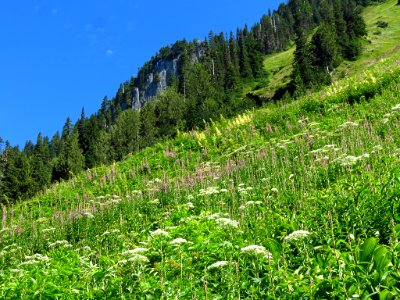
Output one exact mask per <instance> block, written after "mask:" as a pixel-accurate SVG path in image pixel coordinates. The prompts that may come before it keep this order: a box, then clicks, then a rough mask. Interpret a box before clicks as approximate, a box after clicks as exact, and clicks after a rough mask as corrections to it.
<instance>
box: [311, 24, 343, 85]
mask: <svg viewBox="0 0 400 300" xmlns="http://www.w3.org/2000/svg"><path fill="white" fill-rule="evenodd" d="M310 50H311V54H312V62H311V63H312V66H313V67H314V68H313V69H314V70H315V72H316V73H315V74H314V82H315V83H316V84H318V85H319V84H330V83H331V72H332V71H333V70H334V69H335V68H336V67H337V66H338V65H339V64H340V62H341V55H340V51H339V48H338V46H337V41H336V35H335V31H334V30H332V26H329V25H327V24H322V25H321V26H320V27H319V28H318V30H317V31H316V32H315V34H314V35H313V37H312V39H311V45H310Z"/></svg>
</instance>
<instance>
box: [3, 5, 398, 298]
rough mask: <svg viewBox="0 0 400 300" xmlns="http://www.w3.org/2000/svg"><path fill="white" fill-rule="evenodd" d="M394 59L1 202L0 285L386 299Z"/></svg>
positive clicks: (49, 290)
mask: <svg viewBox="0 0 400 300" xmlns="http://www.w3.org/2000/svg"><path fill="white" fill-rule="evenodd" d="M384 5H387V4H384ZM379 7H381V6H379ZM379 7H376V8H375V9H377V8H379ZM390 12H391V10H390ZM388 14H389V12H388ZM389 26H390V22H389ZM287 55H289V54H288V53H286V54H282V55H281V56H279V55H277V56H275V58H274V59H272V58H271V57H269V58H268V59H267V60H266V63H267V65H268V66H269V67H271V69H273V70H276V73H275V74H279V72H281V71H282V70H283V68H284V67H282V66H284V62H285V59H284V57H285V56H287ZM399 59H400V53H399V52H392V53H390V54H388V55H386V56H385V59H383V60H382V59H379V60H377V62H376V63H374V64H370V65H369V66H366V67H363V69H362V70H354V71H351V72H352V74H353V75H352V76H349V77H347V78H344V79H340V80H338V81H336V82H335V83H334V84H333V85H332V86H330V87H326V88H324V89H323V90H321V91H320V92H318V93H313V94H309V95H307V96H304V97H303V98H300V99H298V100H297V101H294V102H290V103H277V104H269V105H267V106H265V107H264V108H262V109H259V110H254V111H249V112H247V113H245V114H243V115H241V116H238V117H236V118H234V119H229V120H225V119H223V120H221V121H220V122H217V123H212V124H209V125H208V126H207V128H206V130H204V131H193V132H188V133H179V134H178V137H177V138H175V139H173V140H169V141H166V142H164V143H159V144H157V145H155V146H154V147H150V148H148V149H146V150H144V151H142V152H139V153H136V154H132V155H129V156H128V157H126V159H125V160H124V161H122V162H120V163H116V164H114V165H112V166H102V167H99V168H95V169H93V170H88V171H86V172H83V173H81V174H79V175H78V176H76V177H74V178H73V179H72V180H70V181H66V182H61V183H59V184H57V185H54V186H52V187H51V188H49V189H48V190H47V191H45V192H43V193H42V194H41V195H38V196H37V197H36V198H35V199H32V200H29V201H26V202H24V203H21V204H18V205H15V206H11V207H4V208H3V216H2V227H1V230H0V298H1V299H239V298H240V299H275V298H282V299H358V298H361V299H396V298H399V295H400V284H399V282H400V259H399V255H400V251H399V250H400V239H399V236H400V225H399V223H400V204H399V203H400V168H399V166H400V98H399V95H400V66H399V65H398V63H397V62H398V61H399ZM268 60H270V61H268ZM270 79H271V82H272V80H273V77H271V78H270Z"/></svg>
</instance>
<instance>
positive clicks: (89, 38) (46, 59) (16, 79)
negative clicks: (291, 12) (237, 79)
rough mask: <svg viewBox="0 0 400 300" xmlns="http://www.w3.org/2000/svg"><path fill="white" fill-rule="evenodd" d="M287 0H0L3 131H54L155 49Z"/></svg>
mask: <svg viewBox="0 0 400 300" xmlns="http://www.w3.org/2000/svg"><path fill="white" fill-rule="evenodd" d="M281 2H282V1H276V0H272V1H268V0H265V1H262V0H247V1H239V0H202V1H190V0H184V1H183V0H178V1H174V0H170V1H159V0H154V1H135V0H132V1H128V0H107V1H106V0H97V1H93V0H84V1H83V0H79V1H78V0H70V1H65V0H64V1H60V0H52V1H50V0H47V1H44V0H31V1H30V0H22V1H15V0H3V1H1V5H0V39H1V44H0V105H1V106H0V107H1V108H0V136H1V137H2V138H3V139H4V140H9V141H10V142H11V144H12V145H20V146H21V147H23V146H24V144H25V142H26V141H27V140H32V141H33V142H35V141H36V137H37V134H38V133H39V132H41V133H42V134H43V135H47V136H50V138H51V137H52V136H53V134H54V133H55V132H56V131H57V130H61V128H62V126H63V124H64V122H65V120H66V118H67V117H71V119H72V120H73V122H76V120H77V119H78V117H79V116H80V112H81V109H82V107H84V108H85V112H86V114H87V115H89V114H91V113H94V112H96V111H97V109H98V108H99V107H100V104H101V101H102V99H103V97H104V96H106V95H107V96H108V97H109V98H111V97H113V96H114V95H115V93H116V91H117V88H118V86H119V84H120V83H122V82H124V81H125V80H128V79H129V78H130V77H131V75H136V73H137V70H138V68H139V67H141V66H142V65H143V63H144V62H146V61H147V60H148V59H149V58H150V57H151V56H152V55H154V54H155V53H156V52H157V50H158V49H159V48H160V47H162V46H165V45H169V44H172V43H174V42H175V41H176V40H179V39H183V38H186V39H187V40H193V39H194V38H200V39H204V38H205V37H206V36H208V33H209V31H210V30H212V31H214V32H215V33H219V32H221V31H222V32H229V31H235V30H236V28H237V27H243V25H244V24H248V25H249V26H250V25H252V24H253V23H255V22H257V21H258V20H259V19H260V17H261V16H262V15H263V14H265V13H267V12H268V9H269V8H271V9H275V8H277V6H278V4H279V3H281Z"/></svg>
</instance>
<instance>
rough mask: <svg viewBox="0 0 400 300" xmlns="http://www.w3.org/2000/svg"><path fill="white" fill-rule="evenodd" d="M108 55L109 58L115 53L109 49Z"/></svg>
mask: <svg viewBox="0 0 400 300" xmlns="http://www.w3.org/2000/svg"><path fill="white" fill-rule="evenodd" d="M106 54H107V56H111V55H113V54H114V51H113V50H111V49H107V51H106Z"/></svg>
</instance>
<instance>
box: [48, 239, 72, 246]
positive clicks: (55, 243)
mask: <svg viewBox="0 0 400 300" xmlns="http://www.w3.org/2000/svg"><path fill="white" fill-rule="evenodd" d="M57 246H60V247H64V248H69V247H72V245H71V244H70V243H68V242H67V241H64V240H63V241H55V242H54V243H50V244H49V247H50V248H53V247H57Z"/></svg>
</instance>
